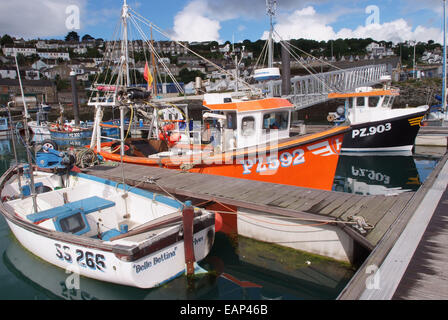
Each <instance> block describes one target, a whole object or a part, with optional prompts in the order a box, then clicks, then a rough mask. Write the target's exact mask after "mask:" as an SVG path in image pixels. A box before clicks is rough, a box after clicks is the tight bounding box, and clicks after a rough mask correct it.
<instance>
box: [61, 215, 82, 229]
mask: <svg viewBox="0 0 448 320" xmlns="http://www.w3.org/2000/svg"><path fill="white" fill-rule="evenodd" d="M59 223H60V225H61V230H62V232H67V233H77V232H79V231H81V230H83V229H84V228H85V227H86V225H85V224H84V220H83V218H82V214H81V213H80V212H78V213H76V214H74V215H72V216H69V217H66V218H62V219H61V220H60V221H59Z"/></svg>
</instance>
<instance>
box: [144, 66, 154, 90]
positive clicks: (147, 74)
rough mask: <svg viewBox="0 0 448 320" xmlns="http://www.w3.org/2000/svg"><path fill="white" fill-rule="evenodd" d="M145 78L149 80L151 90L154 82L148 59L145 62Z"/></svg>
mask: <svg viewBox="0 0 448 320" xmlns="http://www.w3.org/2000/svg"><path fill="white" fill-rule="evenodd" d="M143 78H145V80H146V81H147V82H148V90H149V88H150V87H151V84H152V75H151V72H150V71H149V66H148V61H146V64H145V73H144V74H143Z"/></svg>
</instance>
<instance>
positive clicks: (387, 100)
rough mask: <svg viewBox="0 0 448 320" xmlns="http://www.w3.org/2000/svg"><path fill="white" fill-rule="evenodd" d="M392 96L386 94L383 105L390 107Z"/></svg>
mask: <svg viewBox="0 0 448 320" xmlns="http://www.w3.org/2000/svg"><path fill="white" fill-rule="evenodd" d="M390 98H391V97H390V96H384V101H383V107H386V108H387V107H389V101H390Z"/></svg>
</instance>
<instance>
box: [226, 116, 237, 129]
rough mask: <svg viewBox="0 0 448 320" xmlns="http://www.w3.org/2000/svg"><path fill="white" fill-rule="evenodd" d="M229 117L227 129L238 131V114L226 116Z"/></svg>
mask: <svg viewBox="0 0 448 320" xmlns="http://www.w3.org/2000/svg"><path fill="white" fill-rule="evenodd" d="M226 117H227V129H233V130H235V129H236V112H230V113H227V114H226Z"/></svg>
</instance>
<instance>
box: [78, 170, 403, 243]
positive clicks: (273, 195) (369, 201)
mask: <svg viewBox="0 0 448 320" xmlns="http://www.w3.org/2000/svg"><path fill="white" fill-rule="evenodd" d="M85 171H87V173H90V174H94V175H98V176H102V177H104V178H107V179H111V180H115V181H121V174H122V169H121V167H115V168H113V169H110V170H102V169H99V170H95V168H92V169H86V170H85ZM124 171H125V175H126V178H127V179H126V181H127V183H129V184H134V185H135V184H137V183H139V182H141V181H144V180H145V178H144V177H152V178H155V179H157V180H156V182H157V184H147V183H145V184H140V186H141V187H144V188H147V189H151V190H157V191H163V190H161V189H160V188H158V187H157V185H160V186H162V187H163V188H164V189H165V190H167V191H168V192H170V193H172V194H176V195H178V196H183V197H187V198H193V199H198V200H201V201H204V200H206V201H218V202H222V203H224V204H227V205H233V206H240V207H245V208H248V209H253V210H258V211H266V212H271V213H276V214H281V215H286V216H292V217H313V218H314V219H316V218H318V217H324V218H325V219H338V220H344V221H346V220H347V219H348V218H349V217H350V216H353V215H361V216H363V217H365V218H367V219H368V222H369V223H371V222H370V221H375V222H377V221H380V220H381V219H382V218H383V217H384V216H385V215H386V212H387V210H389V209H390V207H392V206H393V204H394V203H393V202H394V200H392V199H388V200H387V201H386V202H385V201H384V199H385V198H384V197H383V198H381V197H380V198H378V197H374V196H362V195H355V194H347V193H341V192H333V191H323V190H317V189H308V188H301V187H295V186H288V185H281V184H273V183H267V182H261V181H253V180H245V179H236V178H230V177H225V176H218V175H207V174H199V173H190V172H184V171H178V170H173V169H164V168H158V167H146V166H140V165H132V164H124ZM386 221H387V220H385V221H384V222H383V223H382V224H381V225H383V224H384V225H385V224H386ZM389 222H390V221H389ZM345 230H346V229H345ZM382 230H383V231H384V230H385V229H384V228H383V229H382ZM348 231H350V230H348ZM373 231H375V230H373ZM384 232H385V231H384ZM350 233H355V232H350ZM374 235H375V236H374V237H372V238H373V239H376V237H378V236H381V232H376V233H374ZM352 236H353V234H352ZM356 237H358V240H359V241H365V239H364V238H362V237H363V236H361V235H356V236H355V238H356ZM369 247H371V246H370V245H369Z"/></svg>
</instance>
